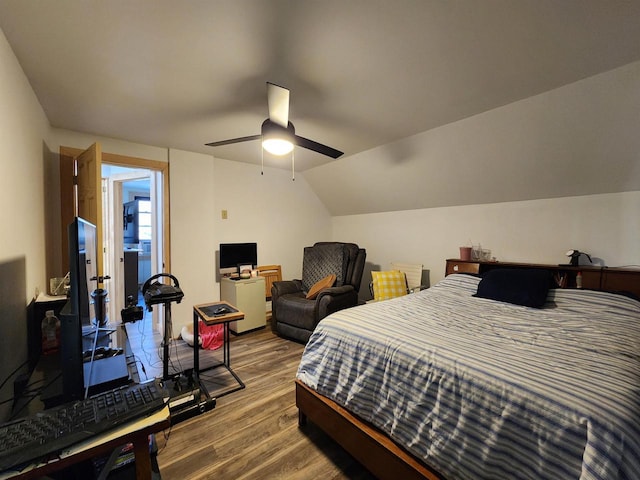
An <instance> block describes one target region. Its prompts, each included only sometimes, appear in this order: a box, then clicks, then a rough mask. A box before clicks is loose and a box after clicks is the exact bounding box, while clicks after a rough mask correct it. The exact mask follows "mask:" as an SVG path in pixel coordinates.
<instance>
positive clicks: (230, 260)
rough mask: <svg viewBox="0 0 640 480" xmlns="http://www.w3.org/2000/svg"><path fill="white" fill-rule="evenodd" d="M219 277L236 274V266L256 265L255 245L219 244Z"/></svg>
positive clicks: (256, 253) (256, 248)
mask: <svg viewBox="0 0 640 480" xmlns="http://www.w3.org/2000/svg"><path fill="white" fill-rule="evenodd" d="M219 263H220V275H233V274H235V273H238V265H251V266H252V267H256V266H257V265H258V244H257V243H221V244H220V259H219Z"/></svg>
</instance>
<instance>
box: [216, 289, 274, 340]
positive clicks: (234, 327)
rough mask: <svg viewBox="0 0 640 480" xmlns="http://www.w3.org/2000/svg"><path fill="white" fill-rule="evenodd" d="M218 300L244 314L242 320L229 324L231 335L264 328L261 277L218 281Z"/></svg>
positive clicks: (264, 314) (264, 313)
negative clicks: (227, 303)
mask: <svg viewBox="0 0 640 480" xmlns="http://www.w3.org/2000/svg"><path fill="white" fill-rule="evenodd" d="M220 300H223V301H225V302H229V303H230V304H231V305H233V306H234V307H237V308H238V310H240V311H241V312H242V313H244V320H238V321H237V322H230V323H229V329H230V330H231V332H232V333H235V334H238V333H243V332H247V331H249V330H255V329H256V328H262V327H264V326H266V324H267V315H266V311H265V294H264V278H263V277H254V278H247V279H240V280H231V279H229V278H226V277H225V278H222V280H221V281H220Z"/></svg>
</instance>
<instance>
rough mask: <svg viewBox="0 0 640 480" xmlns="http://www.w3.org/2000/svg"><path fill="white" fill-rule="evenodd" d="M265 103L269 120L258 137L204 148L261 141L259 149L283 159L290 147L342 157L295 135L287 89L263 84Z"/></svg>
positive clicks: (224, 142) (271, 84)
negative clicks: (265, 92) (290, 116)
mask: <svg viewBox="0 0 640 480" xmlns="http://www.w3.org/2000/svg"><path fill="white" fill-rule="evenodd" d="M267 102H268V104H269V118H267V119H266V120H265V121H264V122H262V129H261V134H260V135H250V136H248V137H239V138H232V139H230V140H222V141H219V142H211V143H206V144H205V145H207V146H209V147H220V146H222V145H230V144H233V143H240V142H249V141H251V140H258V139H262V147H263V148H264V149H265V150H266V151H267V152H269V153H271V154H273V155H285V154H287V153H289V152H291V151H292V150H293V147H294V145H298V146H299V147H302V148H306V149H308V150H313V151H314V152H318V153H320V154H322V155H326V156H328V157H331V158H338V157H340V156H341V155H342V154H343V152H341V151H340V150H336V149H335V148H332V147H329V146H327V145H323V144H322V143H318V142H315V141H313V140H309V139H308V138H304V137H301V136H300V135H296V131H295V128H294V127H293V123H291V122H290V121H289V89H287V88H284V87H281V86H279V85H276V84H274V83H270V82H267Z"/></svg>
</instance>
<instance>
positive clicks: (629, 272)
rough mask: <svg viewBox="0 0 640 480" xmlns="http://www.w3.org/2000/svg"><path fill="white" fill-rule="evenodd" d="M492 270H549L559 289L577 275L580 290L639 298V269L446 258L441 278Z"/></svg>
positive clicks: (572, 284)
mask: <svg viewBox="0 0 640 480" xmlns="http://www.w3.org/2000/svg"><path fill="white" fill-rule="evenodd" d="M496 268H539V269H544V270H550V271H551V272H553V275H554V277H555V279H556V283H557V284H558V286H559V287H563V288H576V277H577V275H578V272H580V273H581V276H582V288H590V289H594V290H607V291H614V292H615V291H624V292H630V293H633V294H634V295H636V296H638V297H640V269H637V268H636V269H633V268H610V267H599V266H589V265H580V266H577V267H574V266H572V265H544V264H536V263H514V262H482V261H477V260H458V259H455V258H449V259H447V265H446V270H445V275H451V274H452V273H473V274H483V273H485V272H488V271H489V270H492V269H496Z"/></svg>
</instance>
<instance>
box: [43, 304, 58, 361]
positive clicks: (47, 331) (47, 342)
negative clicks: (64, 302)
mask: <svg viewBox="0 0 640 480" xmlns="http://www.w3.org/2000/svg"><path fill="white" fill-rule="evenodd" d="M59 348H60V320H59V319H58V317H56V316H55V314H54V313H53V310H47V312H46V313H45V317H44V318H43V319H42V354H43V355H48V354H51V353H55V352H57V351H58V349H59Z"/></svg>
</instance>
